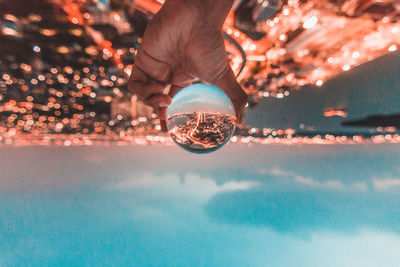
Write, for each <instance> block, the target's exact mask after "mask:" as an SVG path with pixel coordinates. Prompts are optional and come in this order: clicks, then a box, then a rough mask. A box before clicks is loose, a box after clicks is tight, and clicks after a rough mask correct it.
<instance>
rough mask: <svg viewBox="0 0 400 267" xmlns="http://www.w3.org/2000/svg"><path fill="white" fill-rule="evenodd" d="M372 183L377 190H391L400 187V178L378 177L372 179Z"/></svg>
mask: <svg viewBox="0 0 400 267" xmlns="http://www.w3.org/2000/svg"><path fill="white" fill-rule="evenodd" d="M372 183H373V185H374V188H375V189H376V190H389V189H395V188H400V179H393V178H385V179H377V178H374V179H373V180H372Z"/></svg>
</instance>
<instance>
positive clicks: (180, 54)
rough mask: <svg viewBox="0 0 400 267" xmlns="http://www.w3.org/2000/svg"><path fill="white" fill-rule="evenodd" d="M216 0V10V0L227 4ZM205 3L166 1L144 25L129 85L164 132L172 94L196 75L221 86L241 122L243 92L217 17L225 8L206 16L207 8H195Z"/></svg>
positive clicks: (205, 1) (224, 1) (245, 96)
mask: <svg viewBox="0 0 400 267" xmlns="http://www.w3.org/2000/svg"><path fill="white" fill-rule="evenodd" d="M202 1H204V2H202ZM214 1H215V2H213V1H211V5H213V3H214V8H215V6H216V5H218V3H216V2H218V1H221V3H220V5H222V6H223V7H226V6H227V5H226V3H227V1H226V0H214ZM193 2H194V3H195V4H193ZM228 2H229V1H228ZM203 3H204V4H206V3H208V4H210V1H207V0H192V1H190V0H167V2H166V3H165V4H164V6H163V8H162V9H161V10H160V11H159V12H158V13H157V14H156V15H155V17H154V18H153V19H152V21H151V22H150V24H149V25H148V27H147V28H146V31H145V34H144V38H143V42H142V46H141V48H140V49H139V51H138V54H137V57H136V58H135V62H134V65H133V68H132V74H131V77H130V80H129V88H130V89H132V90H133V91H134V92H135V93H136V94H137V96H138V98H139V99H141V100H143V101H144V103H145V104H147V105H149V106H152V107H154V108H155V109H156V111H157V114H158V116H159V118H160V120H161V126H162V130H163V131H166V123H165V120H166V110H167V106H168V105H169V104H170V103H171V98H172V97H173V96H174V95H175V94H176V93H177V92H178V91H179V90H180V89H182V88H183V87H185V86H187V85H190V84H192V82H193V80H194V78H200V79H201V80H202V81H205V82H207V83H210V84H212V85H214V86H216V87H219V88H221V89H222V90H223V91H224V92H225V93H226V94H227V95H228V97H229V98H230V99H231V100H232V103H233V105H234V107H235V111H236V119H237V121H238V122H239V123H240V122H242V121H243V114H244V109H245V105H246V103H247V95H246V93H245V92H244V91H243V89H242V88H241V87H240V85H239V84H238V83H237V81H236V78H235V75H234V73H233V72H232V69H231V68H230V65H229V62H228V58H227V56H226V53H225V45H224V40H223V37H222V23H221V21H223V20H224V19H225V17H226V14H227V12H225V13H226V14H225V17H224V18H222V19H221V14H222V16H224V15H223V14H224V13H223V12H222V13H221V12H216V14H217V16H218V17H216V16H215V15H212V14H209V13H212V12H207V10H208V7H205V6H204V8H203V7H199V5H203ZM229 8H230V7H228V12H229ZM220 11H221V10H220ZM168 85H171V87H170V90H169V92H168V94H164V93H165V88H166V87H167V86H168ZM168 87H169V86H168Z"/></svg>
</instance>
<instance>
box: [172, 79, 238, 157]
mask: <svg viewBox="0 0 400 267" xmlns="http://www.w3.org/2000/svg"><path fill="white" fill-rule="evenodd" d="M235 123H236V118H235V109H234V107H233V104H232V102H231V100H230V99H229V97H228V96H227V95H226V94H225V93H224V92H223V91H222V90H221V89H219V88H217V87H215V86H212V85H209V84H203V83H197V84H192V85H189V86H187V87H185V88H183V89H182V90H180V91H179V92H178V93H177V94H176V95H175V96H174V97H173V98H172V102H171V105H170V106H169V107H168V109H167V128H168V132H169V134H170V136H171V138H172V140H173V141H174V142H175V143H176V144H177V145H178V146H180V147H182V148H183V149H185V150H187V151H189V152H193V153H209V152H213V151H215V150H218V149H220V148H221V147H222V146H224V145H225V144H226V143H227V142H228V141H229V139H230V138H231V137H232V135H233V133H234V131H235Z"/></svg>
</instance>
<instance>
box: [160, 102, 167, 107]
mask: <svg viewBox="0 0 400 267" xmlns="http://www.w3.org/2000/svg"><path fill="white" fill-rule="evenodd" d="M158 105H159V106H160V108H165V107H168V104H167V103H166V102H164V101H161V102H160V103H158Z"/></svg>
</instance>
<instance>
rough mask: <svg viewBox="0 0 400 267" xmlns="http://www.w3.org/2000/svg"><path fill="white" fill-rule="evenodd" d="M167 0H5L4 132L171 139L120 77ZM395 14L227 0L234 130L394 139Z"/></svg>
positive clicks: (329, 1)
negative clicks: (237, 120)
mask: <svg viewBox="0 0 400 267" xmlns="http://www.w3.org/2000/svg"><path fill="white" fill-rule="evenodd" d="M163 2H164V1H161V0H159V1H156V0H136V1H130V0H66V1H61V0H41V1H33V0H24V1H22V0H13V1H7V0H1V1H0V46H1V49H2V52H1V54H0V73H1V75H0V118H1V120H0V142H1V143H2V144H5V145H25V144H32V142H33V143H35V144H39V143H40V144H44V145H46V144H57V145H63V144H65V145H73V144H80V145H81V144H88V145H90V144H92V143H94V142H99V143H104V142H114V141H118V142H122V143H126V144H137V143H148V142H161V143H168V142H169V139H168V138H164V136H162V135H160V134H159V130H160V126H159V121H158V119H157V117H156V115H155V113H154V112H153V110H152V109H151V108H149V107H146V106H145V105H143V103H141V102H140V101H138V100H137V98H136V96H135V95H132V92H130V91H129V90H128V89H127V86H126V83H127V79H128V77H129V75H130V73H131V64H132V63H133V61H134V58H135V54H136V52H137V49H138V48H139V47H140V43H141V41H142V35H143V32H144V29H145V27H146V25H147V23H148V22H149V20H151V18H152V16H153V15H154V14H155V13H156V12H157V11H158V10H159V9H160V8H161V6H162V4H163ZM399 18H400V4H399V3H398V2H397V1H389V0H388V1H374V0H347V1H333V0H323V1H305V0H304V1H300V0H297V1H296V0H290V1H281V0H280V1H267V0H265V1H261V0H257V1H256V0H254V1H253V0H251V1H239V0H238V1H235V4H234V7H233V9H232V12H231V13H230V15H229V17H228V19H227V20H226V22H225V25H224V37H225V41H226V50H227V53H228V55H229V59H230V62H231V66H232V68H233V69H234V71H235V73H236V74H237V77H238V80H239V82H240V83H241V85H242V86H243V88H245V90H246V92H247V94H248V95H249V96H250V103H249V108H248V110H247V115H246V120H245V123H244V125H241V126H240V127H238V129H237V130H236V137H235V138H236V139H237V138H239V139H240V138H241V137H246V138H247V137H250V140H251V141H252V142H253V141H255V142H267V143H270V142H274V141H273V140H275V138H277V139H276V140H278V141H279V142H280V141H282V142H292V140H288V137H289V138H292V137H294V138H295V139H294V140H297V141H296V142H336V141H344V140H342V139H346V140H345V141H348V139H350V140H352V141H355V142H363V141H365V139H368V141H371V140H372V139H373V140H372V141H374V140H375V141H376V142H386V141H390V142H399V140H400V137H399V136H398V128H399V125H400V105H399V104H398V103H399V101H400V94H399V91H400V86H399V82H400V78H399V75H398V71H399V69H400V64H399V63H398V62H399V60H398V59H399V53H398V52H397V49H398V45H399V44H400V37H399V36H400V35H399V31H400V22H398V19H399ZM155 137H157V138H156V139H157V140H155ZM315 137H317V138H315ZM337 137H340V138H339V139H338V138H337ZM342 137H343V138H342ZM268 138H269V140H268ZM271 138H272V139H271ZM281 138H283V139H284V140H281ZM247 139H248V138H247ZM316 139H317V140H316ZM336 139H338V140H336ZM245 140H246V139H245ZM239 141H240V140H239Z"/></svg>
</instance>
